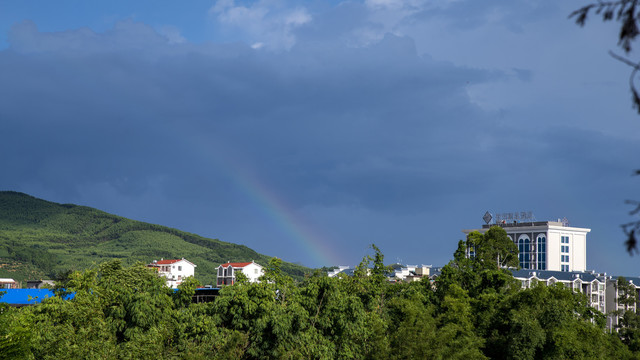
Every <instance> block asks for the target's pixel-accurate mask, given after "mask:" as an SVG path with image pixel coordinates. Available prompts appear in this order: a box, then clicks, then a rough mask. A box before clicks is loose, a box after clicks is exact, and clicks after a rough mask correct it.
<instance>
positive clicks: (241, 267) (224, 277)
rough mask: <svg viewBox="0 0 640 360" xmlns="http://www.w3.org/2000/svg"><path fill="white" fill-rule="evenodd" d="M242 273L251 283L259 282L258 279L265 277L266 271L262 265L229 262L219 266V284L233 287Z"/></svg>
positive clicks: (252, 262)
mask: <svg viewBox="0 0 640 360" xmlns="http://www.w3.org/2000/svg"><path fill="white" fill-rule="evenodd" d="M238 271H240V272H242V273H243V274H244V275H245V276H246V277H247V279H248V280H249V282H258V278H260V276H262V275H264V269H263V268H262V266H261V265H260V264H257V263H255V262H254V261H251V262H235V263H232V262H227V263H224V264H221V265H220V266H218V277H217V284H218V286H221V285H233V284H234V283H235V282H236V274H237V273H238Z"/></svg>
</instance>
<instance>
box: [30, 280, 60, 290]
mask: <svg viewBox="0 0 640 360" xmlns="http://www.w3.org/2000/svg"><path fill="white" fill-rule="evenodd" d="M55 284H56V283H55V281H53V280H27V286H26V289H46V288H53V287H54V286H55Z"/></svg>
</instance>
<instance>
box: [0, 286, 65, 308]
mask: <svg viewBox="0 0 640 360" xmlns="http://www.w3.org/2000/svg"><path fill="white" fill-rule="evenodd" d="M3 292H4V295H2V296H0V302H3V303H7V304H9V305H13V306H24V305H35V304H39V303H41V302H42V300H44V299H46V298H50V297H53V296H55V295H54V293H53V291H52V290H50V289H0V294H1V293H3ZM73 296H74V294H70V295H69V296H68V297H67V299H72V298H73Z"/></svg>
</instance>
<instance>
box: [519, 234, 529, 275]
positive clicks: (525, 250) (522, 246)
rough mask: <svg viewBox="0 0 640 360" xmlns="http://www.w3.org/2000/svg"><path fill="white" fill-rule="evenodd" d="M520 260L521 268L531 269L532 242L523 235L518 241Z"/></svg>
mask: <svg viewBox="0 0 640 360" xmlns="http://www.w3.org/2000/svg"><path fill="white" fill-rule="evenodd" d="M518 252H519V254H518V259H519V260H520V267H521V268H523V269H531V240H530V239H529V237H528V236H526V235H522V236H520V239H518Z"/></svg>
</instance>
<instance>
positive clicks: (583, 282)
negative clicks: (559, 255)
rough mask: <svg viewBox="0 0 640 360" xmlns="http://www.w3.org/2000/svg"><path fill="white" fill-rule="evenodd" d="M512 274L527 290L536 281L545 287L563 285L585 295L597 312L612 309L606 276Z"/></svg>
mask: <svg viewBox="0 0 640 360" xmlns="http://www.w3.org/2000/svg"><path fill="white" fill-rule="evenodd" d="M512 272H513V277H514V278H516V279H518V280H520V283H521V284H522V287H523V288H525V289H527V288H530V287H531V286H533V284H534V283H535V282H536V281H537V282H541V283H543V284H545V285H553V284H556V283H561V284H564V285H565V286H566V287H568V288H569V289H572V290H573V291H575V292H580V293H583V294H585V295H586V296H587V300H588V301H589V305H590V306H591V307H592V308H594V309H596V310H599V311H601V312H603V313H607V311H608V306H607V305H609V307H611V305H610V304H609V303H608V301H607V298H606V294H607V286H608V280H607V277H606V275H604V274H598V273H595V272H593V271H590V272H583V271H571V272H566V271H544V270H537V271H531V270H513V271H512Z"/></svg>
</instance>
